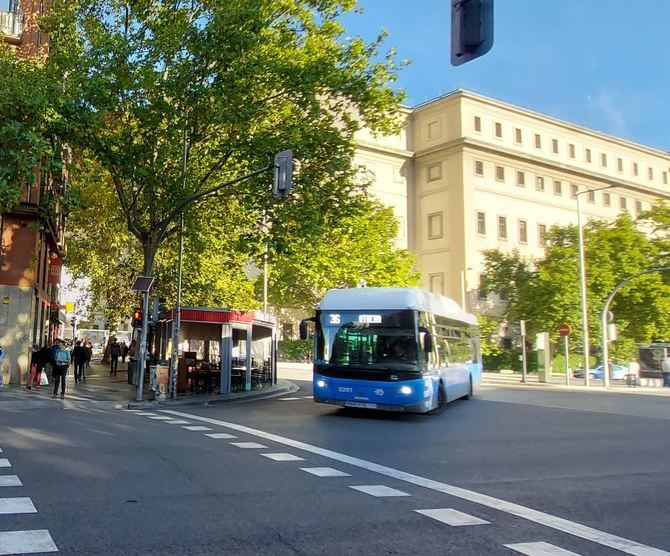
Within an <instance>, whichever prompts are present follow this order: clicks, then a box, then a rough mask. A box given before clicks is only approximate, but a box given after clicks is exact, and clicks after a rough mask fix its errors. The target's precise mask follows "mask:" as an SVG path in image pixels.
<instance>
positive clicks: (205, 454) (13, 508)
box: [0, 382, 670, 556]
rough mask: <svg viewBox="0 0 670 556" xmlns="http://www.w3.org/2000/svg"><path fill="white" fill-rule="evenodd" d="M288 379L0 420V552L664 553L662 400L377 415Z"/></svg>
mask: <svg viewBox="0 0 670 556" xmlns="http://www.w3.org/2000/svg"><path fill="white" fill-rule="evenodd" d="M299 384H300V386H301V390H300V391H298V392H297V393H295V394H289V395H284V396H281V397H277V398H273V399H268V400H262V401H249V402H245V403H236V404H226V405H217V406H208V407H182V408H174V409H168V410H167V411H162V410H161V411H146V410H142V411H121V410H116V411H115V410H110V409H104V408H100V407H97V406H95V405H93V404H92V405H91V406H90V407H81V406H77V407H71V408H70V409H53V407H51V406H50V407H46V406H45V408H44V409H32V410H23V409H17V408H13V409H11V410H8V411H3V413H2V415H3V419H2V421H1V422H0V448H2V449H3V453H2V454H0V457H2V458H3V460H6V463H1V462H2V461H3V460H0V466H1V465H10V466H11V467H1V468H0V484H3V482H4V483H8V484H9V485H15V486H2V487H0V496H2V497H3V501H0V553H3V548H6V547H7V546H14V548H15V549H16V548H18V547H23V548H22V549H21V550H23V551H24V552H26V551H27V548H29V547H30V546H33V547H35V550H49V549H52V550H56V549H57V550H59V551H60V552H65V553H73V554H75V553H76V554H233V553H234V554H273V555H274V554H280V555H281V554H305V555H308V554H327V555H330V554H333V555H334V554H360V553H369V554H417V553H421V554H459V555H461V554H465V555H468V554H473V555H478V554H532V555H542V554H544V555H552V554H557V555H558V554H582V555H591V554H603V555H608V554H625V553H629V554H639V555H645V556H646V555H654V554H666V553H668V552H670V512H668V508H669V507H670V478H668V464H667V462H668V461H670V443H669V442H668V432H667V431H668V422H667V420H668V418H670V403H668V402H670V399H669V398H667V397H657V396H623V395H621V394H616V393H612V394H610V393H592V392H585V393H582V392H569V393H563V392H555V391H540V390H528V389H526V390H519V389H515V388H513V387H511V386H512V385H509V386H505V385H504V384H503V385H493V386H489V387H486V388H484V389H483V390H482V392H481V393H480V395H479V397H478V398H477V399H474V400H471V401H463V402H454V403H453V404H450V405H449V406H448V408H447V409H446V410H445V411H444V412H443V413H442V414H440V415H425V416H419V415H387V414H383V413H374V412H359V411H345V410H341V409H336V408H333V407H330V406H323V405H318V404H314V403H313V401H312V400H311V390H310V385H309V383H308V382H301V383H299ZM563 394H565V395H563ZM631 400H632V401H631ZM0 403H1V402H0ZM152 413H153V414H152ZM179 421H186V422H185V423H180V422H179ZM185 427H191V428H190V429H189V428H185ZM192 427H197V428H196V429H193V428H192ZM202 427H206V428H207V430H204V429H202ZM208 435H215V436H214V437H212V436H208ZM233 437H234V438H233ZM250 443H251V444H250ZM298 458H301V459H298ZM12 476H16V479H10V478H9V477H12ZM17 481H20V482H21V486H18V485H17V484H16V482H17ZM5 499H14V501H13V502H10V501H6V500H5ZM17 499H20V500H21V501H17ZM31 506H32V507H31ZM3 508H4V510H5V511H6V512H7V513H5V511H3ZM18 512H21V513H18ZM8 532H13V533H12V535H13V536H8ZM17 532H23V533H17ZM29 532H30V533H29ZM3 535H4V536H3ZM3 543H5V544H4V545H3ZM8 543H9V544H8ZM11 543H13V544H11ZM21 543H23V544H21ZM40 543H41V544H40ZM49 543H51V544H49ZM664 551H667V552H664ZM4 553H7V550H5V552H4Z"/></svg>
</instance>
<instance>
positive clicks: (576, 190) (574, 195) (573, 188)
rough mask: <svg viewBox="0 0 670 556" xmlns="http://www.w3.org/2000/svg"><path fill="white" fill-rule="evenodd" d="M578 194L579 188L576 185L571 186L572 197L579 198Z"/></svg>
mask: <svg viewBox="0 0 670 556" xmlns="http://www.w3.org/2000/svg"><path fill="white" fill-rule="evenodd" d="M577 193H579V187H577V186H576V185H575V184H574V183H571V184H570V197H572V198H573V199H576V198H577Z"/></svg>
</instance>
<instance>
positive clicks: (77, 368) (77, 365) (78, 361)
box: [72, 340, 86, 384]
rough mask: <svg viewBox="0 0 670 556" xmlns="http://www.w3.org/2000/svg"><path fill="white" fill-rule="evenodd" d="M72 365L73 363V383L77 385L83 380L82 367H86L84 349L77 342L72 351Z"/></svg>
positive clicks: (79, 341) (78, 341) (79, 342)
mask: <svg viewBox="0 0 670 556" xmlns="http://www.w3.org/2000/svg"><path fill="white" fill-rule="evenodd" d="M72 363H74V383H75V384H79V383H80V382H82V381H83V380H84V378H83V377H84V366H85V365H86V348H84V346H82V345H81V340H77V342H76V344H75V346H74V349H73V350H72Z"/></svg>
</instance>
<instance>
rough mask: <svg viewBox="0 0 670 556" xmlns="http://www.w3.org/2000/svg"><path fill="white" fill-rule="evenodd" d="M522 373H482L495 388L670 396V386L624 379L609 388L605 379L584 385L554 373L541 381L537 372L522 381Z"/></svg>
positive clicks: (483, 377)
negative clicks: (633, 383)
mask: <svg viewBox="0 0 670 556" xmlns="http://www.w3.org/2000/svg"><path fill="white" fill-rule="evenodd" d="M521 378H522V377H521V373H516V372H515V373H510V372H504V373H495V372H486V371H485V372H483V373H482V387H485V388H495V387H505V388H535V389H545V390H546V389H550V390H564V391H567V392H570V391H572V392H575V391H580V392H614V393H617V394H646V395H653V396H670V388H661V387H658V386H657V387H653V386H628V385H627V384H626V383H625V382H624V381H623V380H611V381H610V385H609V387H608V388H605V386H604V384H603V381H602V380H598V379H591V380H590V381H589V386H588V387H586V386H584V379H583V378H573V379H571V380H570V385H568V384H566V382H565V375H552V376H551V378H550V381H549V382H540V380H539V377H538V375H537V374H535V373H528V374H527V376H526V382H525V383H523V382H521Z"/></svg>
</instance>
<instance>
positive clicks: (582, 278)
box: [575, 183, 623, 386]
mask: <svg viewBox="0 0 670 556" xmlns="http://www.w3.org/2000/svg"><path fill="white" fill-rule="evenodd" d="M615 187H623V186H622V185H621V184H618V183H614V184H611V185H606V186H605V187H597V188H595V189H584V190H582V191H577V192H576V193H575V199H576V200H577V228H578V237H579V287H580V291H581V298H582V338H583V343H584V362H583V363H582V365H583V366H584V385H585V386H588V385H589V370H590V365H589V359H590V358H591V357H590V353H589V317H588V305H587V299H586V263H585V260H584V259H585V255H584V230H583V228H582V211H581V208H580V206H579V197H580V195H583V194H584V193H591V192H595V191H601V190H603V189H613V188H615Z"/></svg>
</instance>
